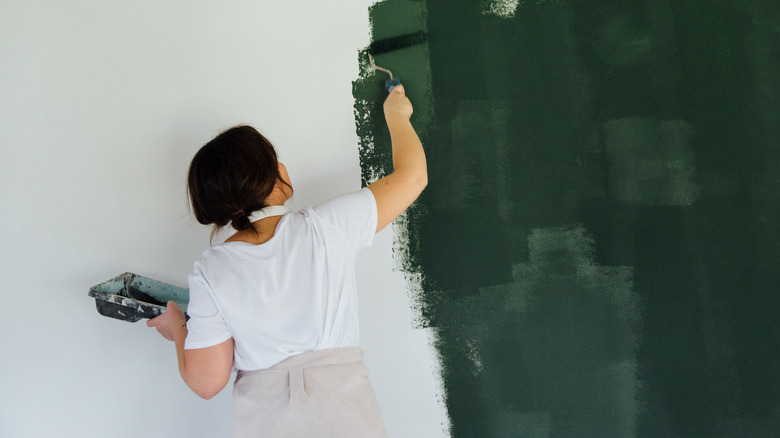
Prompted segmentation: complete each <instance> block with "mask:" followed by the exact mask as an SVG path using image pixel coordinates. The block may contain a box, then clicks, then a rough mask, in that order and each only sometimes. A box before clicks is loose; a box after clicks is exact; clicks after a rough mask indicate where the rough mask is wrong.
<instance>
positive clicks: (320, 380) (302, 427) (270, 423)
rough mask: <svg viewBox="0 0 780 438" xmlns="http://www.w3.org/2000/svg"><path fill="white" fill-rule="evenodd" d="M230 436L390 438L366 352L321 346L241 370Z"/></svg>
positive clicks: (239, 437) (237, 383)
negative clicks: (271, 363)
mask: <svg viewBox="0 0 780 438" xmlns="http://www.w3.org/2000/svg"><path fill="white" fill-rule="evenodd" d="M231 436H232V437H233V438H250V437H251V438H259V437H263V438H265V437H268V438H276V437H296V438H299V437H300V438H305V437H328V438H331V437H332V438H342V437H343V438H347V437H349V438H352V437H355V438H358V437H359V438H374V437H380V438H384V437H387V434H386V433H385V428H384V424H383V423H382V414H381V412H380V411H379V405H378V404H377V401H376V396H375V395H374V390H373V388H372V387H371V380H370V379H369V377H368V368H366V365H365V364H364V363H363V351H362V350H360V349H359V348H334V349H329V350H318V351H312V352H309V353H303V354H299V355H296V356H292V357H290V358H287V359H285V360H283V361H281V362H279V363H278V364H276V365H274V366H273V367H271V368H268V369H263V370H257V371H239V372H238V375H237V376H236V382H235V384H234V386H233V423H232V435H231Z"/></svg>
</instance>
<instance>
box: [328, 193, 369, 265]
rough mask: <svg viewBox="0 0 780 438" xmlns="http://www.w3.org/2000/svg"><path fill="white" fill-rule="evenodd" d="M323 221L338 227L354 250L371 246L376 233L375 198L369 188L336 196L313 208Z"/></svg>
mask: <svg viewBox="0 0 780 438" xmlns="http://www.w3.org/2000/svg"><path fill="white" fill-rule="evenodd" d="M313 210H314V212H315V213H317V216H319V218H320V219H321V220H323V221H324V222H326V223H328V224H329V225H331V226H333V227H334V228H336V229H338V230H339V231H340V232H341V234H343V235H344V238H345V239H346V240H347V241H348V242H349V244H350V245H351V246H352V248H353V249H354V250H355V251H359V250H361V249H363V248H365V247H367V246H371V243H373V241H374V234H376V223H377V211H376V199H374V194H373V193H371V190H369V189H368V188H364V189H362V190H359V191H357V192H352V193H347V194H345V195H341V196H337V197H335V198H333V199H331V200H329V201H326V202H324V203H322V204H320V205H318V206H316V207H314V208H313Z"/></svg>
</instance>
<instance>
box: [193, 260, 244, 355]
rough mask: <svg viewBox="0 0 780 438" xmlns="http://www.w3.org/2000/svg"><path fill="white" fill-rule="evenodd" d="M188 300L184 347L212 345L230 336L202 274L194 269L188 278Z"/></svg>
mask: <svg viewBox="0 0 780 438" xmlns="http://www.w3.org/2000/svg"><path fill="white" fill-rule="evenodd" d="M188 283H189V286H190V302H189V304H187V314H188V315H189V316H190V319H189V321H187V338H186V339H185V340H184V349H186V350H192V349H196V348H206V347H212V346H214V345H217V344H221V343H223V342H225V341H227V340H228V339H230V338H231V337H232V335H231V333H230V328H229V327H228V325H227V322H226V321H225V318H224V317H223V316H222V312H220V311H219V308H218V307H217V305H216V303H215V302H214V298H213V297H212V296H211V293H210V288H209V287H208V284H207V283H206V280H205V279H204V278H203V274H202V273H200V271H199V270H198V269H197V266H196V269H195V271H193V272H192V273H191V274H190V276H189V278H188Z"/></svg>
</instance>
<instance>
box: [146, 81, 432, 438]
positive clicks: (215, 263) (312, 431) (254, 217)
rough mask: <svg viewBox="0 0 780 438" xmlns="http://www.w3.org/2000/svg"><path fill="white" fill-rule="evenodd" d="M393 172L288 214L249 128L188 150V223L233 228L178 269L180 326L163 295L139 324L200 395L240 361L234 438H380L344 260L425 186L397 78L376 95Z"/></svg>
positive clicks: (286, 193)
mask: <svg viewBox="0 0 780 438" xmlns="http://www.w3.org/2000/svg"><path fill="white" fill-rule="evenodd" d="M384 112H385V120H386V122H387V126H388V129H389V131H390V137H391V142H392V150H393V167H394V171H393V173H391V174H390V175H387V176H385V177H384V178H382V179H380V180H378V181H376V182H375V183H373V184H371V185H370V186H368V187H367V188H365V189H363V190H360V191H358V192H355V193H349V194H346V195H342V196H339V197H337V198H334V199H332V200H330V201H328V202H325V203H323V204H321V205H319V206H317V207H314V208H308V207H307V208H305V209H302V210H301V211H299V212H296V213H290V212H289V210H287V209H286V207H284V203H285V202H286V201H287V200H288V199H290V197H291V196H292V192H293V191H292V186H291V184H290V180H289V177H288V175H287V170H286V168H285V167H284V165H283V164H281V163H278V162H277V160H276V153H275V151H274V149H273V146H271V145H270V143H268V141H267V140H266V139H265V138H264V137H263V136H262V135H260V134H259V133H258V132H257V131H255V130H254V129H253V128H250V127H248V126H238V127H235V128H232V129H230V130H228V131H225V132H224V133H222V134H220V135H219V136H217V137H216V138H215V139H213V140H212V141H210V142H209V143H207V144H206V145H205V146H203V148H201V150H200V151H198V153H197V154H196V155H195V157H194V158H193V160H192V164H191V165H190V171H189V176H188V189H189V195H190V200H191V202H192V208H193V211H194V213H195V217H196V219H197V220H198V222H200V223H202V224H213V225H214V229H215V231H216V230H218V229H219V228H221V227H223V226H226V225H227V224H231V225H232V227H233V228H234V229H236V233H235V234H233V235H232V236H231V237H230V238H228V239H227V240H226V241H225V243H223V244H221V245H217V246H215V247H212V248H210V249H208V250H207V251H206V252H204V253H203V256H202V257H201V258H200V259H199V260H198V261H197V262H196V263H195V267H194V270H193V272H192V273H191V274H190V276H189V279H188V280H189V287H190V302H189V305H188V314H189V315H190V320H189V321H188V322H185V318H184V314H183V312H182V311H181V310H180V309H179V308H178V307H177V306H176V304H174V303H173V302H169V303H168V311H167V312H166V313H165V314H163V315H162V316H159V317H157V318H154V319H152V320H150V321H149V322H148V325H149V326H150V327H155V328H156V329H157V330H158V331H159V332H160V334H162V336H163V337H165V338H166V339H168V340H171V341H173V342H174V343H175V346H176V352H177V356H178V362H179V372H180V373H181V376H182V378H183V379H184V381H185V382H186V384H187V385H188V386H189V387H190V388H191V389H192V390H193V391H194V392H195V393H196V394H198V395H199V396H201V397H203V398H205V399H209V398H211V397H213V396H215V395H216V394H217V393H219V392H220V391H221V390H222V389H223V388H224V387H225V386H226V385H227V383H228V380H229V379H230V374H231V370H232V369H236V370H238V374H237V377H236V381H235V383H234V389H233V422H232V433H233V436H234V437H250V436H252V437H259V436H263V437H276V436H294V437H306V436H325V437H353V436H354V437H361V438H365V437H383V436H385V431H384V426H383V424H382V419H381V414H380V412H379V408H378V405H377V402H376V399H375V397H374V393H373V389H372V388H371V383H370V380H369V379H368V370H367V369H366V367H365V365H364V364H363V360H362V351H361V350H360V349H358V348H357V342H358V321H357V293H356V290H355V271H354V270H355V257H356V253H357V251H359V250H360V249H361V248H364V247H366V246H368V245H370V244H371V242H372V238H373V235H374V234H375V233H376V232H378V231H379V230H381V229H383V228H384V227H385V226H387V225H388V224H390V223H391V222H392V221H393V220H394V219H395V218H396V217H398V215H400V214H401V213H402V212H403V211H404V210H405V209H406V208H407V207H408V206H409V205H411V203H412V202H414V200H415V199H417V197H418V196H419V195H420V193H421V192H422V190H423V189H424V188H425V186H426V185H427V181H428V179H427V178H428V177H427V168H426V161H425V153H424V152H423V148H422V145H421V143H420V140H419V138H418V136H417V134H416V133H415V131H414V128H413V127H412V125H411V122H410V120H409V119H410V117H411V115H412V104H411V102H410V101H409V99H408V98H407V97H406V95H405V92H404V88H403V86H400V85H399V86H396V87H395V88H393V90H392V92H390V94H389V95H388V97H387V99H386V100H385V103H384Z"/></svg>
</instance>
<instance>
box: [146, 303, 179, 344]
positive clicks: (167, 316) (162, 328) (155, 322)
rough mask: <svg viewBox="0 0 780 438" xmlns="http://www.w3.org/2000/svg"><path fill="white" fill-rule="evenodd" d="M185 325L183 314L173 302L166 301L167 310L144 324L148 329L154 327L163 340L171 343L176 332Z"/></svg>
mask: <svg viewBox="0 0 780 438" xmlns="http://www.w3.org/2000/svg"><path fill="white" fill-rule="evenodd" d="M186 323H187V320H186V318H185V317H184V312H182V310H181V309H180V308H179V306H177V305H176V303H174V302H173V301H168V308H167V310H166V312H165V313H163V314H162V315H160V316H158V317H156V318H152V319H150V320H149V321H147V322H146V325H147V326H148V327H154V328H156V329H157V331H158V332H159V333H160V334H161V335H162V337H163V338H165V339H167V340H169V341H173V335H174V333H175V332H176V330H179V329H181V328H183V327H184V326H185V325H186Z"/></svg>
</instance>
